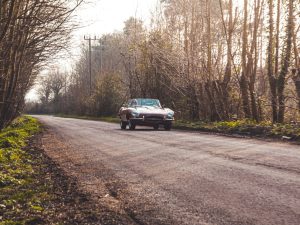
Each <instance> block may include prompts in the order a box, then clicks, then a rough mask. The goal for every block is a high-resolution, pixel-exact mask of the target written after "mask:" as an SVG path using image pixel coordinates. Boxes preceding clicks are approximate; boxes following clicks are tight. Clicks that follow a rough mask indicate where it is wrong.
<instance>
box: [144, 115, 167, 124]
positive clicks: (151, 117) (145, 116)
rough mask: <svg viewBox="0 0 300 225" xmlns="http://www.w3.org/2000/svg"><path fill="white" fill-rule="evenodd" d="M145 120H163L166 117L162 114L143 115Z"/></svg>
mask: <svg viewBox="0 0 300 225" xmlns="http://www.w3.org/2000/svg"><path fill="white" fill-rule="evenodd" d="M143 116H144V120H145V121H149V122H150V121H153V122H159V121H163V119H164V117H163V116H162V115H143Z"/></svg>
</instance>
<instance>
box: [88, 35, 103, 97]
mask: <svg viewBox="0 0 300 225" xmlns="http://www.w3.org/2000/svg"><path fill="white" fill-rule="evenodd" d="M84 40H86V41H88V42H89V79H90V80H89V83H90V85H89V86H90V95H92V41H96V40H100V39H99V38H97V37H96V36H95V37H94V38H91V37H90V36H89V37H86V36H84Z"/></svg>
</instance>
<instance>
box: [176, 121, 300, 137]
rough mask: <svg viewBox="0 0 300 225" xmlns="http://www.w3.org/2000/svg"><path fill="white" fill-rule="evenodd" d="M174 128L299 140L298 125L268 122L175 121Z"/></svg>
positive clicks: (299, 131) (299, 127) (299, 129)
mask: <svg viewBox="0 0 300 225" xmlns="http://www.w3.org/2000/svg"><path fill="white" fill-rule="evenodd" d="M174 128H177V129H190V130H200V131H208V132H218V133H229V134H242V135H251V136H269V137H277V138H282V136H288V137H290V138H291V139H293V140H299V139H300V125H299V124H272V123H271V122H270V121H262V122H260V123H256V122H255V121H253V120H249V119H245V120H236V121H221V122H213V123H211V122H208V123H207V122H201V121H183V120H177V121H175V124H174Z"/></svg>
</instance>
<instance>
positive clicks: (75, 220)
mask: <svg viewBox="0 0 300 225" xmlns="http://www.w3.org/2000/svg"><path fill="white" fill-rule="evenodd" d="M41 130H42V129H41V125H40V124H39V122H38V121H37V120H36V119H34V118H32V117H29V116H24V117H20V118H18V119H17V120H15V121H14V122H13V123H12V125H11V126H10V127H8V128H6V129H4V130H3V131H2V132H1V133H0V225H36V224H97V221H99V220H100V219H101V217H99V212H98V211H97V209H98V207H96V206H95V204H94V202H93V201H91V200H90V198H89V196H88V195H87V194H85V193H83V192H82V191H81V190H80V189H79V188H78V185H77V181H76V180H75V179H74V178H72V177H69V176H67V175H65V173H64V171H63V170H62V169H60V168H59V166H58V165H57V164H56V163H54V162H53V161H52V160H51V159H50V158H49V157H47V156H46V155H45V154H44V152H43V150H42V148H41V146H42V144H41V136H42V132H40V131H41Z"/></svg>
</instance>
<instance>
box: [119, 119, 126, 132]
mask: <svg viewBox="0 0 300 225" xmlns="http://www.w3.org/2000/svg"><path fill="white" fill-rule="evenodd" d="M120 126H121V129H122V130H125V129H126V126H127V124H126V122H124V121H122V120H121V121H120Z"/></svg>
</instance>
